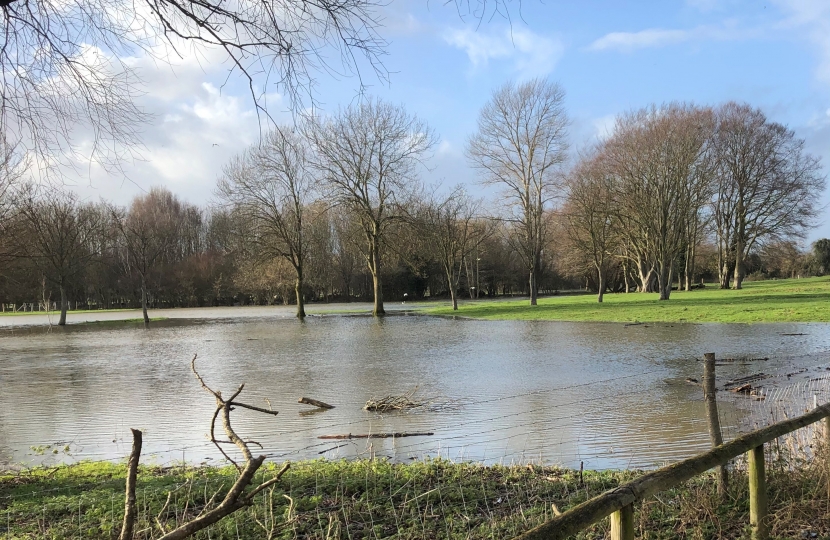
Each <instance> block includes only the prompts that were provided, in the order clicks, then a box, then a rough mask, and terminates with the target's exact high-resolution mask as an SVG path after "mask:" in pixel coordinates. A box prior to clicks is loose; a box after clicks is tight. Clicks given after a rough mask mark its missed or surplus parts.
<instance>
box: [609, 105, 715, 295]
mask: <svg viewBox="0 0 830 540" xmlns="http://www.w3.org/2000/svg"><path fill="white" fill-rule="evenodd" d="M711 125H712V115H711V111H709V110H707V109H699V108H695V107H692V106H689V105H684V104H670V105H667V106H664V107H662V108H656V107H651V108H648V109H642V110H640V111H636V112H633V113H629V114H627V115H624V116H622V117H620V118H618V119H617V124H616V127H615V130H614V133H613V135H612V137H611V138H610V139H609V140H608V142H607V143H606V146H605V156H606V159H607V160H608V164H609V166H610V167H611V168H612V170H613V172H614V174H615V176H616V177H617V180H616V182H615V191H616V195H615V199H616V200H617V201H618V209H619V210H618V211H619V214H620V215H621V216H622V219H623V220H624V223H625V225H626V232H627V234H628V238H629V241H630V248H631V249H632V250H633V251H634V252H635V253H636V257H637V263H638V265H639V266H640V268H641V270H640V273H641V275H643V272H642V268H643V267H644V264H647V263H646V262H645V261H647V260H650V261H651V265H652V266H651V268H652V269H653V271H654V272H655V273H656V275H657V282H658V289H659V293H660V300H668V299H669V296H670V294H671V286H672V275H673V272H674V269H675V265H676V264H677V261H678V259H679V257H680V256H681V254H682V253H683V252H684V249H685V246H686V241H687V238H688V232H687V229H688V226H689V223H691V222H692V216H696V215H697V213H698V212H699V211H700V208H701V207H702V206H703V205H705V204H706V201H707V200H708V193H709V191H708V187H709V185H710V181H711V172H710V171H711V166H710V162H709V156H710V154H709V151H708V149H709V141H710V139H711ZM650 271H651V270H649V273H650ZM643 279H647V278H643ZM646 284H647V281H643V286H644V287H645V286H646Z"/></svg>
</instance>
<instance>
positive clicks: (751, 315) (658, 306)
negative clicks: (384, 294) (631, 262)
mask: <svg viewBox="0 0 830 540" xmlns="http://www.w3.org/2000/svg"><path fill="white" fill-rule="evenodd" d="M714 287H715V286H713V285H710V286H709V287H708V288H706V289H697V290H693V291H689V292H686V291H672V293H671V297H670V300H668V301H662V302H661V301H659V300H658V299H657V298H658V295H657V294H656V293H655V294H651V293H629V294H606V295H605V297H604V300H603V302H602V303H598V302H597V301H596V296H595V295H571V296H552V297H545V298H540V299H539V305H538V306H530V305H528V301H527V300H526V299H525V300H516V301H496V302H493V301H486V300H482V301H478V302H468V303H463V304H462V305H460V306H459V309H458V311H453V310H452V308H449V307H438V308H432V309H428V310H426V311H425V312H426V313H428V314H432V315H458V316H462V317H470V318H476V319H501V320H551V321H608V322H722V323H759V322H830V276H825V277H819V278H805V279H784V280H770V281H750V282H744V288H743V289H742V290H740V291H733V290H720V289H717V288H714Z"/></svg>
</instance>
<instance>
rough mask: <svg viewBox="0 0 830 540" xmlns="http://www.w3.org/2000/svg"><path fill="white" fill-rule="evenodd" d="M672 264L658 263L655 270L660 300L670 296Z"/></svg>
mask: <svg viewBox="0 0 830 540" xmlns="http://www.w3.org/2000/svg"><path fill="white" fill-rule="evenodd" d="M671 270H672V265H671V264H666V263H665V262H662V263H660V268H659V271H658V272H657V287H658V289H660V298H659V299H660V300H668V299H669V296H671V285H672V271H671Z"/></svg>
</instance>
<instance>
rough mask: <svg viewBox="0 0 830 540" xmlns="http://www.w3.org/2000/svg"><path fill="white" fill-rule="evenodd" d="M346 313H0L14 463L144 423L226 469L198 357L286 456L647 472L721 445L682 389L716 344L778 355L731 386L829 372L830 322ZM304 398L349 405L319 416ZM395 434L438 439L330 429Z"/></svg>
mask: <svg viewBox="0 0 830 540" xmlns="http://www.w3.org/2000/svg"><path fill="white" fill-rule="evenodd" d="M390 307H392V306H390ZM396 307H398V308H400V307H401V306H396ZM337 309H340V310H342V309H367V307H366V306H365V305H363V306H360V305H348V306H344V305H340V306H334V307H332V308H330V309H329V310H328V311H326V310H321V309H320V308H318V307H317V306H312V307H311V308H310V310H311V311H312V312H314V311H316V312H317V313H319V314H320V315H317V316H311V317H309V318H308V319H307V320H306V321H305V322H302V323H301V322H299V321H297V320H295V319H294V318H293V309H292V308H291V307H269V308H217V309H213V308H204V309H198V310H166V311H155V312H153V313H151V316H162V317H168V320H165V321H159V322H156V323H153V324H152V327H151V328H150V329H147V330H145V329H144V328H143V327H142V326H141V325H138V324H134V323H121V324H118V323H114V324H98V325H96V324H86V325H85V324H75V325H73V324H72V323H73V322H82V321H83V320H102V319H117V318H132V317H136V316H137V314H136V313H135V312H123V313H107V314H102V313H93V314H85V315H74V316H70V318H69V322H70V325H69V326H67V327H65V328H58V327H51V328H50V327H49V326H48V320H47V319H46V318H45V317H42V316H34V315H32V316H3V317H0V468H3V467H10V466H21V465H32V464H37V463H55V462H73V461H76V460H81V459H93V460H98V459H122V458H123V457H125V456H126V455H127V454H128V453H129V449H130V443H131V439H130V432H129V428H131V427H133V428H139V429H142V430H144V452H143V457H142V461H143V462H155V463H160V464H169V463H171V462H178V461H181V460H182V459H184V460H185V461H187V462H190V463H202V462H207V463H211V462H212V463H218V462H219V461H220V460H221V454H219V452H218V451H217V450H216V449H215V448H214V447H213V446H212V445H211V444H210V443H209V442H208V441H207V440H206V433H207V432H208V429H209V422H210V418H211V415H212V413H213V410H214V400H213V398H212V396H210V395H209V394H207V393H206V392H205V391H204V390H203V389H201V388H200V386H199V384H198V382H197V381H196V380H195V378H194V376H193V374H192V373H191V371H190V361H191V358H192V357H193V355H194V354H197V355H198V360H197V367H198V370H199V372H200V373H201V375H202V376H203V377H204V379H205V381H206V382H207V384H208V385H210V386H211V387H213V388H215V389H218V390H222V391H223V393H224V395H226V396H227V395H230V393H232V392H233V391H234V390H235V389H236V388H237V387H238V386H239V385H240V384H243V383H244V384H245V389H244V391H243V393H242V394H241V396H240V398H239V400H240V401H243V402H246V403H249V404H252V405H255V406H259V407H265V408H267V407H268V406H269V403H270V406H272V407H273V408H274V409H275V410H278V411H279V415H278V416H276V417H274V416H270V415H264V414H260V413H256V412H251V411H247V410H241V409H237V410H235V411H234V412H233V421H234V426H235V428H236V430H237V432H238V433H239V434H240V435H241V436H243V437H244V438H246V439H252V440H255V441H257V442H258V443H260V444H261V445H262V450H261V452H262V453H264V454H266V455H268V456H269V458H270V459H272V460H276V461H282V460H285V459H288V460H297V459H310V458H319V457H326V458H331V459H334V458H344V457H345V458H352V457H368V456H375V457H386V458H389V459H393V460H396V461H406V460H409V459H421V458H425V457H436V456H440V457H445V458H449V459H454V460H459V459H463V460H474V461H483V462H487V463H493V462H526V461H534V462H539V461H542V462H544V463H548V464H561V465H565V466H572V467H573V466H575V467H578V466H579V464H580V462H584V466H585V468H586V469H602V468H624V467H652V466H655V465H660V464H663V463H665V462H669V461H674V460H677V459H681V458H684V457H688V456H690V455H693V454H695V453H697V452H700V451H703V450H705V449H707V448H708V447H709V438H708V434H707V431H706V424H705V422H704V410H703V402H702V399H701V398H702V395H701V394H702V391H701V389H700V388H699V387H696V386H692V385H689V384H687V383H685V382H684V379H685V378H686V377H696V378H700V376H701V371H702V363H701V362H700V361H699V360H698V359H699V358H701V357H702V355H703V353H704V352H716V353H717V355H718V356H719V357H746V358H759V357H765V358H768V360H763V361H754V362H747V363H741V362H732V363H729V364H728V365H726V366H721V367H719V368H718V370H719V371H718V375H719V377H722V378H729V377H734V376H741V375H746V374H750V373H753V372H757V371H765V372H767V373H772V372H776V371H779V372H780V371H782V370H787V369H790V368H791V367H792V366H799V367H802V366H803V367H808V368H809V369H810V370H811V371H816V370H819V369H825V368H826V367H827V366H828V365H830V364H828V362H830V325H827V324H763V325H762V324H757V325H742V324H730V325H724V324H643V325H623V324H615V323H562V322H532V321H473V320H463V319H459V320H456V319H448V318H434V317H427V316H422V315H417V313H408V312H403V311H401V312H398V313H397V314H395V315H392V316H388V317H386V318H384V319H381V320H376V319H373V318H371V317H365V316H353V315H346V314H342V313H338V312H337V311H336V310H337ZM794 334H797V335H794ZM809 373H810V371H808V372H807V375H806V376H809ZM799 376H801V375H799ZM416 388H417V390H416V391H415V393H414V394H413V399H416V400H418V399H421V400H425V401H428V402H429V403H430V405H429V406H427V407H423V408H422V409H416V410H413V411H409V412H403V413H400V412H398V413H391V414H376V413H371V412H367V411H364V410H363V409H362V407H363V405H364V403H365V402H366V401H367V400H368V399H370V398H382V397H384V396H389V395H404V394H408V393H410V392H412V391H413V390H415V389H416ZM723 394H724V393H723V392H721V393H720V394H719V395H723ZM301 396H307V397H311V398H315V399H318V400H322V401H325V402H328V403H331V404H333V405H335V408H334V409H332V410H328V411H324V412H312V410H311V408H310V407H308V406H305V405H300V404H298V403H297V399H298V398H300V397H301ZM724 397H726V396H724ZM720 410H721V417H722V423H723V424H724V429H725V431H726V433H727V438H729V436H730V435H734V434H735V433H737V430H738V427H739V425H740V423H741V420H742V418H743V415H744V412H743V411H742V409H741V407H740V404H739V403H737V402H735V401H734V400H732V401H729V400H726V401H722V402H721V404H720ZM219 429H221V426H217V430H219ZM382 432H410V433H412V432H431V433H434V435H431V436H417V437H399V438H395V439H392V438H388V439H368V440H367V439H351V440H348V439H346V440H325V439H319V438H318V437H319V436H322V435H338V434H367V433H375V434H377V433H382Z"/></svg>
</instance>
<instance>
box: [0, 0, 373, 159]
mask: <svg viewBox="0 0 830 540" xmlns="http://www.w3.org/2000/svg"><path fill="white" fill-rule="evenodd" d="M381 5H383V4H382V2H378V1H376V0H235V1H233V2H206V1H203V0H144V1H142V0H0V8H2V17H3V20H2V29H0V32H2V47H0V72H2V84H3V91H2V95H0V123H1V124H2V128H3V132H4V133H5V134H6V136H7V137H8V138H9V139H11V140H16V141H20V142H21V143H22V144H24V145H25V146H26V148H27V149H28V150H33V151H35V152H36V153H37V155H38V156H39V157H40V158H41V164H42V165H43V164H46V165H49V164H54V162H55V160H56V159H59V158H58V157H57V156H60V157H65V156H66V155H67V154H69V155H70V156H71V157H74V158H83V159H86V160H92V161H96V162H98V163H102V164H105V165H117V164H118V163H119V162H120V161H121V159H123V158H124V157H125V155H129V154H130V153H131V152H132V148H133V147H134V145H136V144H137V143H138V139H139V134H140V133H139V130H140V124H141V122H142V121H143V120H146V115H145V113H144V111H142V110H141V109H140V108H139V107H138V106H137V105H136V104H135V98H136V97H137V96H138V95H139V93H140V85H139V82H140V81H139V79H138V77H137V74H136V73H134V72H133V70H132V68H131V66H132V61H131V60H130V59H129V58H130V57H131V56H135V54H136V52H139V51H143V52H144V53H147V54H150V55H152V56H153V57H155V58H156V59H157V60H159V61H161V62H167V61H169V60H170V59H171V56H175V55H178V54H180V53H181V52H182V49H183V48H192V49H193V50H195V51H196V52H197V54H206V53H210V52H211V51H212V50H215V51H219V52H220V54H221V55H223V56H224V58H225V60H226V62H227V64H228V69H229V76H230V75H231V74H233V73H238V74H241V75H242V76H243V77H244V78H245V79H246V80H247V82H248V87H249V91H250V93H251V97H252V99H253V101H254V103H255V104H256V107H257V109H258V110H259V111H260V112H263V113H264V116H265V117H267V116H268V110H267V101H266V95H267V93H268V92H274V91H275V90H277V91H279V92H281V93H282V94H283V95H286V96H287V97H288V98H289V100H290V102H291V106H292V108H296V107H297V106H298V105H299V104H301V103H302V102H303V101H304V100H303V97H304V96H306V97H311V99H313V95H314V92H313V89H314V83H315V79H314V74H315V72H317V71H320V70H323V71H332V72H339V73H350V72H359V71H358V64H359V62H361V61H367V62H368V64H369V65H370V66H372V67H373V68H374V69H375V71H376V72H377V73H378V74H379V75H380V76H384V75H385V73H384V72H383V70H382V68H383V66H382V63H381V62H380V60H379V59H380V56H381V55H382V54H383V52H384V47H385V45H386V44H385V42H384V41H383V39H381V38H380V37H379V35H378V34H377V28H378V26H379V24H380V21H379V19H378V15H377V13H376V10H377V8H378V7H380V6H381ZM332 51H334V55H332V54H330V53H331V52H332ZM338 56H339V60H338V61H337V62H334V63H330V62H329V60H328V59H329V58H332V57H334V58H337V57H338ZM80 130H91V132H92V136H91V137H90V138H91V139H92V141H94V142H93V143H92V147H91V148H87V147H84V148H83V149H82V150H83V151H81V148H79V146H78V144H77V142H78V139H79V133H78V132H79V131H80Z"/></svg>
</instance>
